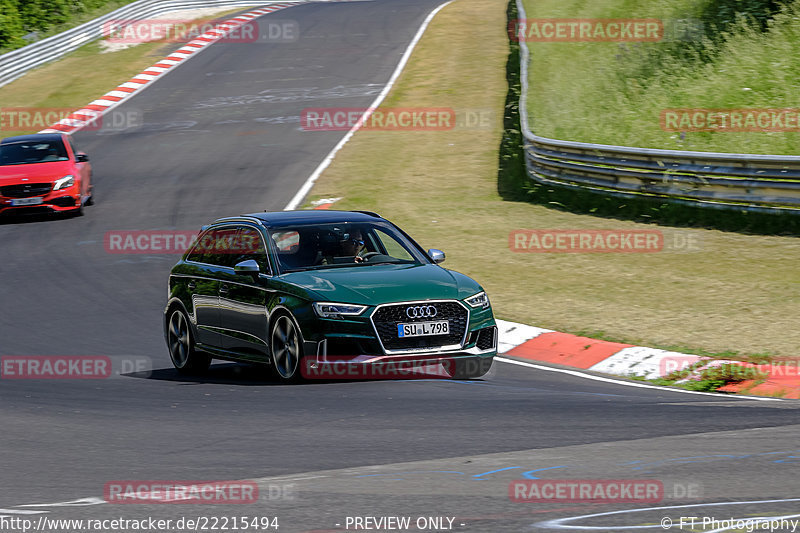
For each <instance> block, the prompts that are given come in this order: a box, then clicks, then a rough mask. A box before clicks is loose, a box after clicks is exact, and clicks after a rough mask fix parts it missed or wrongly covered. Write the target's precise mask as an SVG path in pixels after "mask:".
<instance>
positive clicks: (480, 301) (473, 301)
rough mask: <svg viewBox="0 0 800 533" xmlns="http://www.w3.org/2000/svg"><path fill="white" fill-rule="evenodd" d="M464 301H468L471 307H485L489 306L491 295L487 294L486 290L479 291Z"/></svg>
mask: <svg viewBox="0 0 800 533" xmlns="http://www.w3.org/2000/svg"><path fill="white" fill-rule="evenodd" d="M464 301H465V302H467V303H468V304H469V305H470V307H482V308H484V309H486V308H487V307H489V297H488V296H486V293H485V292H479V293H478V294H475V295H473V296H470V297H469V298H467V299H466V300H464Z"/></svg>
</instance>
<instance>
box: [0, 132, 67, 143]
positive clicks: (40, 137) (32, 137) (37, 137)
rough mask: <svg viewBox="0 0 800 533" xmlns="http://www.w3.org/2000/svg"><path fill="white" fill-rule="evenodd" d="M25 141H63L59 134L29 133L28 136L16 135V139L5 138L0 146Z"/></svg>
mask: <svg viewBox="0 0 800 533" xmlns="http://www.w3.org/2000/svg"><path fill="white" fill-rule="evenodd" d="M26 141H63V139H62V137H61V134H60V133H31V134H29V135H17V136H16V137H6V138H5V139H3V140H2V141H0V144H10V143H16V142H26Z"/></svg>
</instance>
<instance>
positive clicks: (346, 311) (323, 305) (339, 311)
mask: <svg viewBox="0 0 800 533" xmlns="http://www.w3.org/2000/svg"><path fill="white" fill-rule="evenodd" d="M366 308H367V306H366V305H354V304H337V303H331V302H314V311H315V312H316V313H317V315H319V316H320V317H322V318H342V317H346V316H357V315H360V314H361V313H363V312H364V309H366Z"/></svg>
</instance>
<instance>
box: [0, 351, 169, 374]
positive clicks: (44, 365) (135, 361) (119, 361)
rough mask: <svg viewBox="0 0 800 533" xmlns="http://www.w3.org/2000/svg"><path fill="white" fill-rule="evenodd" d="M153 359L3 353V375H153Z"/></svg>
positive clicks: (1, 365)
mask: <svg viewBox="0 0 800 533" xmlns="http://www.w3.org/2000/svg"><path fill="white" fill-rule="evenodd" d="M152 371H153V362H152V360H151V359H150V358H149V357H147V356H123V357H113V358H112V357H109V356H106V355H83V356H81V355H76V356H71V355H48V356H44V355H3V356H0V379H3V380H23V379H37V380H38V379H68V380H75V379H109V378H116V377H120V376H127V375H131V374H135V375H137V376H138V377H143V376H149V375H150V374H151V373H152Z"/></svg>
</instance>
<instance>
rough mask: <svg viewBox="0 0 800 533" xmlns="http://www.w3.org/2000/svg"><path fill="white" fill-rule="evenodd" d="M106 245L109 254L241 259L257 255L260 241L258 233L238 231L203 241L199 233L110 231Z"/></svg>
mask: <svg viewBox="0 0 800 533" xmlns="http://www.w3.org/2000/svg"><path fill="white" fill-rule="evenodd" d="M198 239H199V240H198ZM103 245H104V247H105V250H106V252H107V253H110V254H184V253H185V252H187V251H188V250H189V249H190V248H192V247H194V250H195V251H196V252H203V253H213V254H237V255H240V254H251V253H258V251H259V246H260V241H259V240H258V237H257V235H256V234H255V233H249V234H248V233H243V232H237V231H236V230H221V231H217V232H215V233H214V234H213V235H211V234H208V233H206V234H205V235H204V236H203V237H202V238H200V235H199V234H198V232H197V230H194V231H180V230H111V231H107V232H106V233H105V235H104V238H103Z"/></svg>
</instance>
